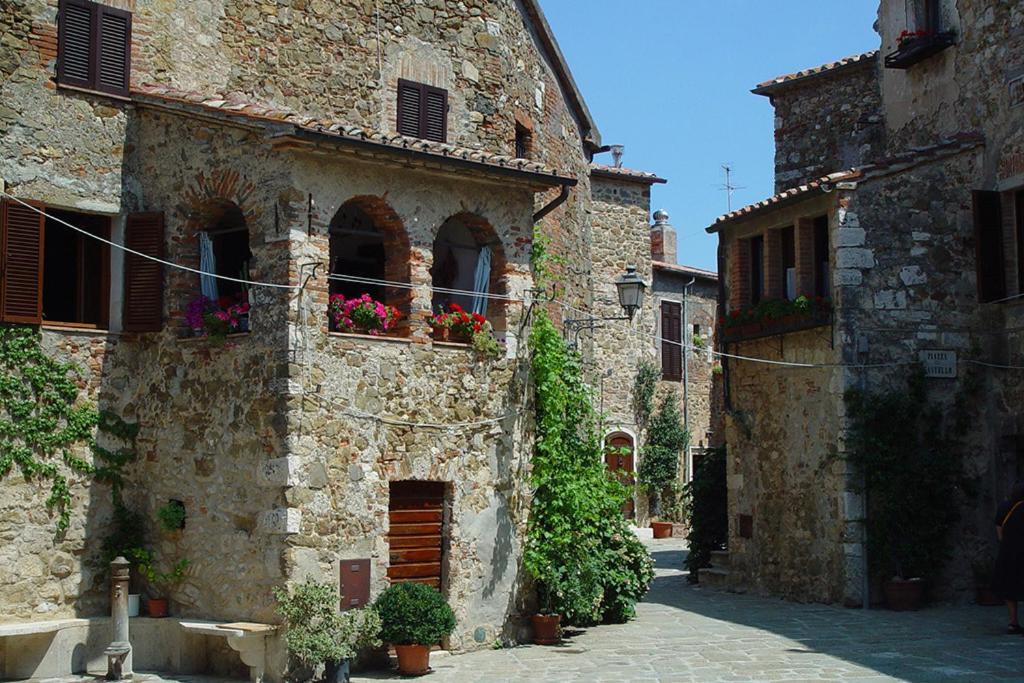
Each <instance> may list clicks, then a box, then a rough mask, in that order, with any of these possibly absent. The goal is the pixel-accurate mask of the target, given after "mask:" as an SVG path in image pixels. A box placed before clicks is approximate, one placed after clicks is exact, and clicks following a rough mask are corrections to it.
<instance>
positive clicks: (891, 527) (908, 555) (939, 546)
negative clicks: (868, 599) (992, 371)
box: [845, 369, 969, 579]
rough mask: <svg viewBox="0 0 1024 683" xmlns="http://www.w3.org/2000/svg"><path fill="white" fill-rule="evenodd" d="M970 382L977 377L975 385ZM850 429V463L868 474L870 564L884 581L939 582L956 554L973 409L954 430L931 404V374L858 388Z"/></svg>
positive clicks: (849, 396)
mask: <svg viewBox="0 0 1024 683" xmlns="http://www.w3.org/2000/svg"><path fill="white" fill-rule="evenodd" d="M967 383H969V378H968V382H967ZM845 401H846V407H847V415H849V417H850V431H849V435H848V437H847V440H846V457H847V460H848V461H849V462H850V463H851V464H852V465H854V467H855V468H857V470H858V471H859V472H860V473H862V474H863V475H864V476H865V484H866V486H867V491H868V504H869V508H868V516H867V531H868V558H869V560H870V562H871V565H872V566H871V571H872V573H873V574H874V575H876V576H878V577H880V578H885V579H888V578H891V577H893V576H898V577H901V578H905V579H909V578H917V577H928V576H934V575H935V573H936V572H938V571H940V570H941V567H942V565H943V564H944V563H945V561H946V560H947V559H948V557H949V554H950V540H951V539H950V535H949V530H950V529H952V528H953V526H954V524H955V522H956V521H957V519H958V506H957V505H956V503H955V501H956V498H957V495H958V493H959V490H958V488H960V487H962V484H963V483H964V477H963V470H962V460H963V449H962V448H961V447H960V445H959V444H958V443H957V436H958V434H959V432H960V431H961V430H962V428H963V424H961V423H960V418H961V417H962V416H963V415H966V414H967V412H968V411H967V410H966V409H965V408H962V407H958V408H957V409H956V410H954V414H955V415H956V417H957V420H954V421H953V423H952V424H947V422H946V421H945V420H944V419H943V416H942V411H941V410H939V408H938V407H937V406H935V405H933V404H931V403H930V402H929V400H928V396H927V392H926V391H925V378H924V373H923V372H922V371H921V370H920V369H916V370H915V371H914V372H913V373H912V374H911V375H910V377H909V378H908V381H907V384H906V386H905V387H899V388H897V389H894V390H890V391H873V392H866V391H857V390H851V391H848V392H846V395H845Z"/></svg>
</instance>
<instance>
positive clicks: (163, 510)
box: [156, 500, 185, 531]
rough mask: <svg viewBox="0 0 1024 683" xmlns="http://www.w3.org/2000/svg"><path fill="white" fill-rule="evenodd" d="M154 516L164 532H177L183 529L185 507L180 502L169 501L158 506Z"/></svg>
mask: <svg viewBox="0 0 1024 683" xmlns="http://www.w3.org/2000/svg"><path fill="white" fill-rule="evenodd" d="M156 516H157V518H158V519H159V520H160V526H162V527H163V528H164V530H165V531H177V530H178V529H182V528H184V527H185V505H184V504H183V503H182V502H181V501H180V500H171V501H168V502H167V504H166V505H162V506H160V508H159V509H158V510H157V511H156Z"/></svg>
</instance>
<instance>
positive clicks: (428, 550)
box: [388, 481, 445, 590]
mask: <svg viewBox="0 0 1024 683" xmlns="http://www.w3.org/2000/svg"><path fill="white" fill-rule="evenodd" d="M390 494H391V498H390V501H389V503H388V517H389V521H390V531H389V532H388V547H389V549H390V566H389V567H388V579H390V580H391V583H402V582H405V581H415V582H417V583H425V584H428V585H431V586H433V587H434V588H437V589H438V590H441V576H442V571H443V564H444V563H443V561H442V560H443V554H444V533H445V524H444V482H436V481H394V482H391V486H390Z"/></svg>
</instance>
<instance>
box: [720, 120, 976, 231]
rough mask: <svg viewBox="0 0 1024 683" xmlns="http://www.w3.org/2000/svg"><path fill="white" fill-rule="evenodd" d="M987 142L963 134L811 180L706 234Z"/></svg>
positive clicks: (728, 217)
mask: <svg viewBox="0 0 1024 683" xmlns="http://www.w3.org/2000/svg"><path fill="white" fill-rule="evenodd" d="M984 143H985V138H984V136H983V135H981V134H979V133H975V132H964V133H959V134H957V135H955V136H953V137H951V138H947V139H945V140H943V141H941V142H938V143H936V144H934V145H928V146H925V147H912V148H911V149H909V150H908V151H906V152H904V153H902V154H896V155H893V156H890V157H885V158H883V159H879V160H878V161H875V162H873V163H870V164H866V165H863V166H858V167H857V168H851V169H848V170H845V171H838V172H836V173H830V174H829V175H827V176H823V177H821V178H818V179H816V180H812V181H810V182H809V183H807V184H805V185H800V186H798V187H793V188H790V189H788V190H783V191H782V192H779V193H778V194H775V195H772V196H771V197H768V198H767V199H762V200H761V201H759V202H755V203H753V204H749V205H747V206H744V207H743V208H741V209H736V210H735V211H730V212H729V213H727V214H724V215H722V216H719V217H718V218H717V219H715V222H714V223H713V224H712V225H711V226H710V227H709V228H707V232H711V233H714V232H718V231H719V230H721V229H722V227H724V225H725V224H727V223H730V222H732V221H734V220H737V219H741V218H748V217H750V216H753V215H756V214H760V213H763V212H765V211H769V210H771V209H772V208H774V207H776V206H779V205H783V204H789V203H791V202H793V201H799V200H801V199H803V198H804V197H805V195H810V194H812V193H815V192H816V191H821V192H824V191H826V190H825V189H822V186H823V185H825V186H829V185H835V184H836V183H842V182H849V181H853V180H861V179H869V178H876V177H879V176H884V175H889V174H892V173H898V172H900V171H903V170H905V169H907V168H910V167H912V166H915V165H917V164H920V163H922V162H925V161H931V160H934V159H941V158H944V157H947V156H952V155H954V154H959V153H960V152H963V151H965V150H969V149H973V148H975V147H978V146H979V145H982V144H984ZM828 191H830V190H828Z"/></svg>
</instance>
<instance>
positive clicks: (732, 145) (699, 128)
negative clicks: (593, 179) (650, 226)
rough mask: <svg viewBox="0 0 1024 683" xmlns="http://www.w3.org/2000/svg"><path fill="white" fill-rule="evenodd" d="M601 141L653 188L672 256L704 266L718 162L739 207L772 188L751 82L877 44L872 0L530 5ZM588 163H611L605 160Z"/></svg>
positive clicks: (763, 101) (614, 0)
mask: <svg viewBox="0 0 1024 683" xmlns="http://www.w3.org/2000/svg"><path fill="white" fill-rule="evenodd" d="M541 5H542V7H543V8H544V12H545V14H546V15H547V18H548V21H549V22H550V24H551V26H552V28H553V29H554V32H555V37H556V38H557V39H558V43H559V45H560V46H561V48H562V52H563V53H564V54H565V57H566V59H567V60H568V61H569V66H570V68H571V69H572V72H573V76H574V77H575V78H576V82H577V84H578V85H579V87H580V89H581V90H582V91H583V96H584V98H585V99H586V101H587V105H588V106H589V107H590V111H591V114H593V116H594V119H595V120H596V121H597V125H598V128H599V129H600V131H601V137H602V140H603V142H604V143H605V144H623V145H625V146H626V153H625V156H624V158H623V165H625V166H629V167H630V168H638V169H643V170H647V171H653V172H655V173H657V174H659V175H660V176H661V177H663V178H667V179H668V184H667V185H655V186H654V196H653V198H652V208H655V209H657V208H664V209H665V210H667V211H668V212H669V214H670V216H671V222H672V224H673V225H674V226H675V228H676V230H677V231H678V233H679V261H680V263H684V264H686V265H692V266H698V267H701V268H709V269H714V268H715V249H716V239H715V238H714V237H713V236H711V235H708V234H706V233H705V232H704V228H706V227H707V226H708V225H710V224H711V223H712V222H713V221H714V219H715V218H716V217H717V216H718V215H720V214H722V213H725V206H726V204H725V192H724V191H723V190H721V189H719V186H720V185H722V184H723V182H724V177H723V174H722V169H721V165H722V164H723V163H725V162H729V163H730V164H731V165H732V166H733V169H734V175H733V183H734V184H735V185H741V186H744V189H741V190H737V191H736V192H735V193H734V195H733V206H734V207H738V206H743V205H745V204H749V203H751V202H754V201H757V200H759V199H763V198H765V197H767V196H769V195H771V194H772V191H773V179H772V169H773V166H774V153H775V148H774V143H773V137H772V134H773V127H774V123H773V115H772V107H771V106H770V105H769V103H768V99H767V98H766V97H759V96H757V95H754V94H752V93H751V92H750V89H751V88H752V87H754V86H755V85H756V84H758V83H760V82H762V81H766V80H768V79H769V78H773V77H775V76H778V75H780V74H784V73H789V72H792V71H798V70H800V69H805V68H807V67H811V66H816V65H818V64H823V63H825V62H830V61H834V60H835V59H839V58H841V57H845V56H847V55H852V54H856V53H859V52H866V51H868V50H872V49H875V48H877V47H878V36H877V35H876V34H875V32H874V30H873V29H872V24H873V23H874V21H875V16H876V10H877V7H878V2H877V0H541ZM597 160H599V161H602V162H604V163H611V155H610V154H603V155H600V156H598V157H597Z"/></svg>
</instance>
